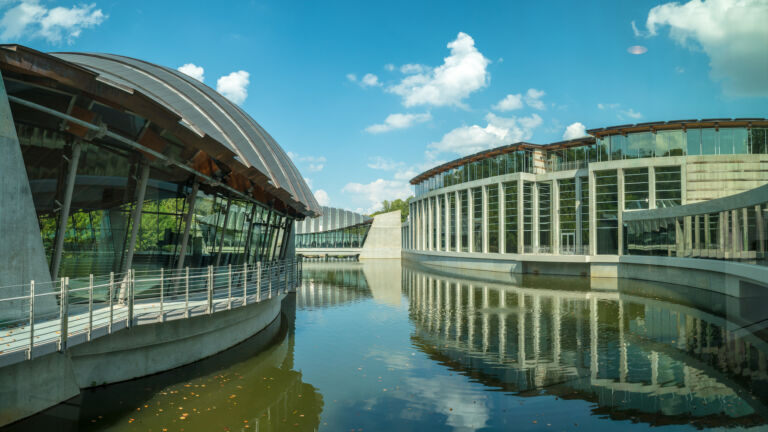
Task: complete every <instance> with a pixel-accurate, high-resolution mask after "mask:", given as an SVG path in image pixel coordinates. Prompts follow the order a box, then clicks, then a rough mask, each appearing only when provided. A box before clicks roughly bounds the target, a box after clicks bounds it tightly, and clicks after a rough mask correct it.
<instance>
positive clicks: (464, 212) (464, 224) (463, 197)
mask: <svg viewBox="0 0 768 432" xmlns="http://www.w3.org/2000/svg"><path fill="white" fill-rule="evenodd" d="M459 207H460V208H461V210H460V212H461V215H460V216H459V217H460V219H461V247H460V249H461V252H467V251H468V250H469V192H468V191H467V190H463V191H460V192H459Z"/></svg>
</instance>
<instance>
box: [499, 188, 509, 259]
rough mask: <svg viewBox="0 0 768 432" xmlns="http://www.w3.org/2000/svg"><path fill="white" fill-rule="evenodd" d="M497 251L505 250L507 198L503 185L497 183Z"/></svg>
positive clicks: (502, 251) (503, 251)
mask: <svg viewBox="0 0 768 432" xmlns="http://www.w3.org/2000/svg"><path fill="white" fill-rule="evenodd" d="M497 187H498V188H499V253H505V252H507V250H506V247H507V225H506V222H507V200H506V196H505V195H504V185H503V184H501V183H499V184H498V185H497Z"/></svg>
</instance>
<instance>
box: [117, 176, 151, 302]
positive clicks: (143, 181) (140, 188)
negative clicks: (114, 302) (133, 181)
mask: <svg viewBox="0 0 768 432" xmlns="http://www.w3.org/2000/svg"><path fill="white" fill-rule="evenodd" d="M148 180H149V163H147V162H144V165H142V167H141V174H140V175H139V182H138V184H137V185H136V207H134V208H133V215H132V216H131V237H130V240H129V241H128V248H127V251H126V256H125V266H124V267H123V271H126V272H127V271H128V270H130V269H131V268H133V254H134V252H135V250H136V237H137V236H138V235H139V227H140V226H141V211H142V209H143V208H144V196H145V194H146V193H147V182H148ZM122 294H123V292H122V290H121V293H120V295H121V298H122V297H123V295H122Z"/></svg>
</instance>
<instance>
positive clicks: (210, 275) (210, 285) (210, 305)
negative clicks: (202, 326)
mask: <svg viewBox="0 0 768 432" xmlns="http://www.w3.org/2000/svg"><path fill="white" fill-rule="evenodd" d="M211 312H213V266H208V314H210V313H211Z"/></svg>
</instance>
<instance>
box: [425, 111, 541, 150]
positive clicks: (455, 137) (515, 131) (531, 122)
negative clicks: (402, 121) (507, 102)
mask: <svg viewBox="0 0 768 432" xmlns="http://www.w3.org/2000/svg"><path fill="white" fill-rule="evenodd" d="M485 119H486V121H487V122H488V124H487V125H486V126H485V127H482V126H478V125H472V126H462V127H459V128H456V129H454V130H452V131H450V132H448V133H447V134H445V135H444V136H443V139H442V140H440V141H439V142H433V143H431V144H430V145H429V147H428V152H431V153H432V154H437V153H442V152H446V153H456V154H459V155H468V154H471V153H476V152H479V151H481V150H486V149H489V148H493V147H498V146H501V145H505V144H513V143H515V142H519V141H525V140H529V139H531V137H532V136H533V130H534V129H535V128H536V127H538V126H540V125H541V123H542V120H541V117H539V115H538V114H532V115H531V116H530V117H499V116H496V115H495V114H493V113H489V114H488V115H486V116H485Z"/></svg>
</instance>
